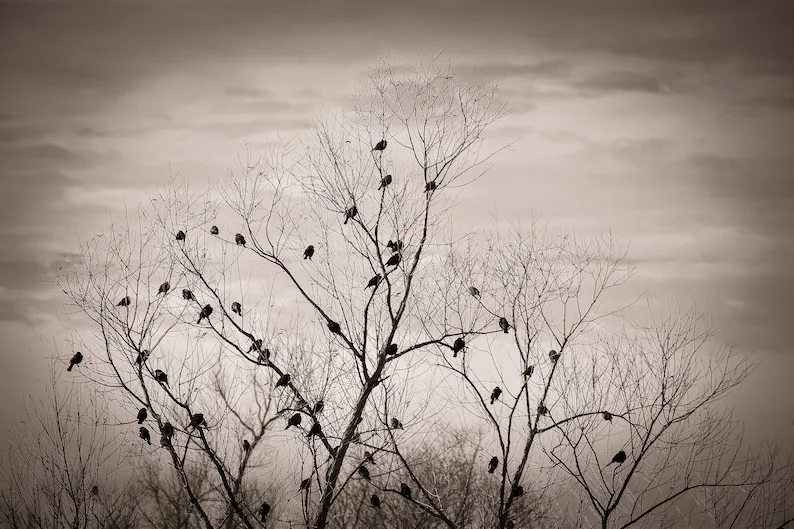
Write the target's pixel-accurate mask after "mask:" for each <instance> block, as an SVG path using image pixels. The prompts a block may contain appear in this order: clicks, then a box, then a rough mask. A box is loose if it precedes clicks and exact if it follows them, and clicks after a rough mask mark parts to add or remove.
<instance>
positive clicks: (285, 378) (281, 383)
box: [276, 373, 292, 388]
mask: <svg viewBox="0 0 794 529" xmlns="http://www.w3.org/2000/svg"><path fill="white" fill-rule="evenodd" d="M290 380H292V377H291V376H290V375H289V373H284V374H283V375H281V377H279V379H278V381H277V382H276V387H277V388H280V387H285V388H286V387H287V386H288V385H289V382H290Z"/></svg>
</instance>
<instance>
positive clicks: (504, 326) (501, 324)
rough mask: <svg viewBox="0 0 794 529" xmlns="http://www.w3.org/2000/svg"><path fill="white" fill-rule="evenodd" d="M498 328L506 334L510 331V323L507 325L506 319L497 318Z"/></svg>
mask: <svg viewBox="0 0 794 529" xmlns="http://www.w3.org/2000/svg"><path fill="white" fill-rule="evenodd" d="M499 328H500V329H502V331H504V333H505V334H507V333H508V332H509V331H510V323H508V321H507V318H505V317H501V318H499Z"/></svg>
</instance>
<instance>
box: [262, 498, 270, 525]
mask: <svg viewBox="0 0 794 529" xmlns="http://www.w3.org/2000/svg"><path fill="white" fill-rule="evenodd" d="M268 514H270V504H269V503H268V502H264V503H263V504H262V506H261V507H259V521H260V522H262V523H263V524H264V523H267V515H268Z"/></svg>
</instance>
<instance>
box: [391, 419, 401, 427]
mask: <svg viewBox="0 0 794 529" xmlns="http://www.w3.org/2000/svg"><path fill="white" fill-rule="evenodd" d="M391 427H392V430H402V429H403V423H401V422H400V419H398V418H397V417H392V418H391Z"/></svg>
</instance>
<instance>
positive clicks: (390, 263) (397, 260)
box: [386, 253, 402, 266]
mask: <svg viewBox="0 0 794 529" xmlns="http://www.w3.org/2000/svg"><path fill="white" fill-rule="evenodd" d="M400 260H402V257H401V256H400V254H399V253H395V254H394V255H392V256H391V257H389V260H388V261H386V266H397V265H398V264H400Z"/></svg>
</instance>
